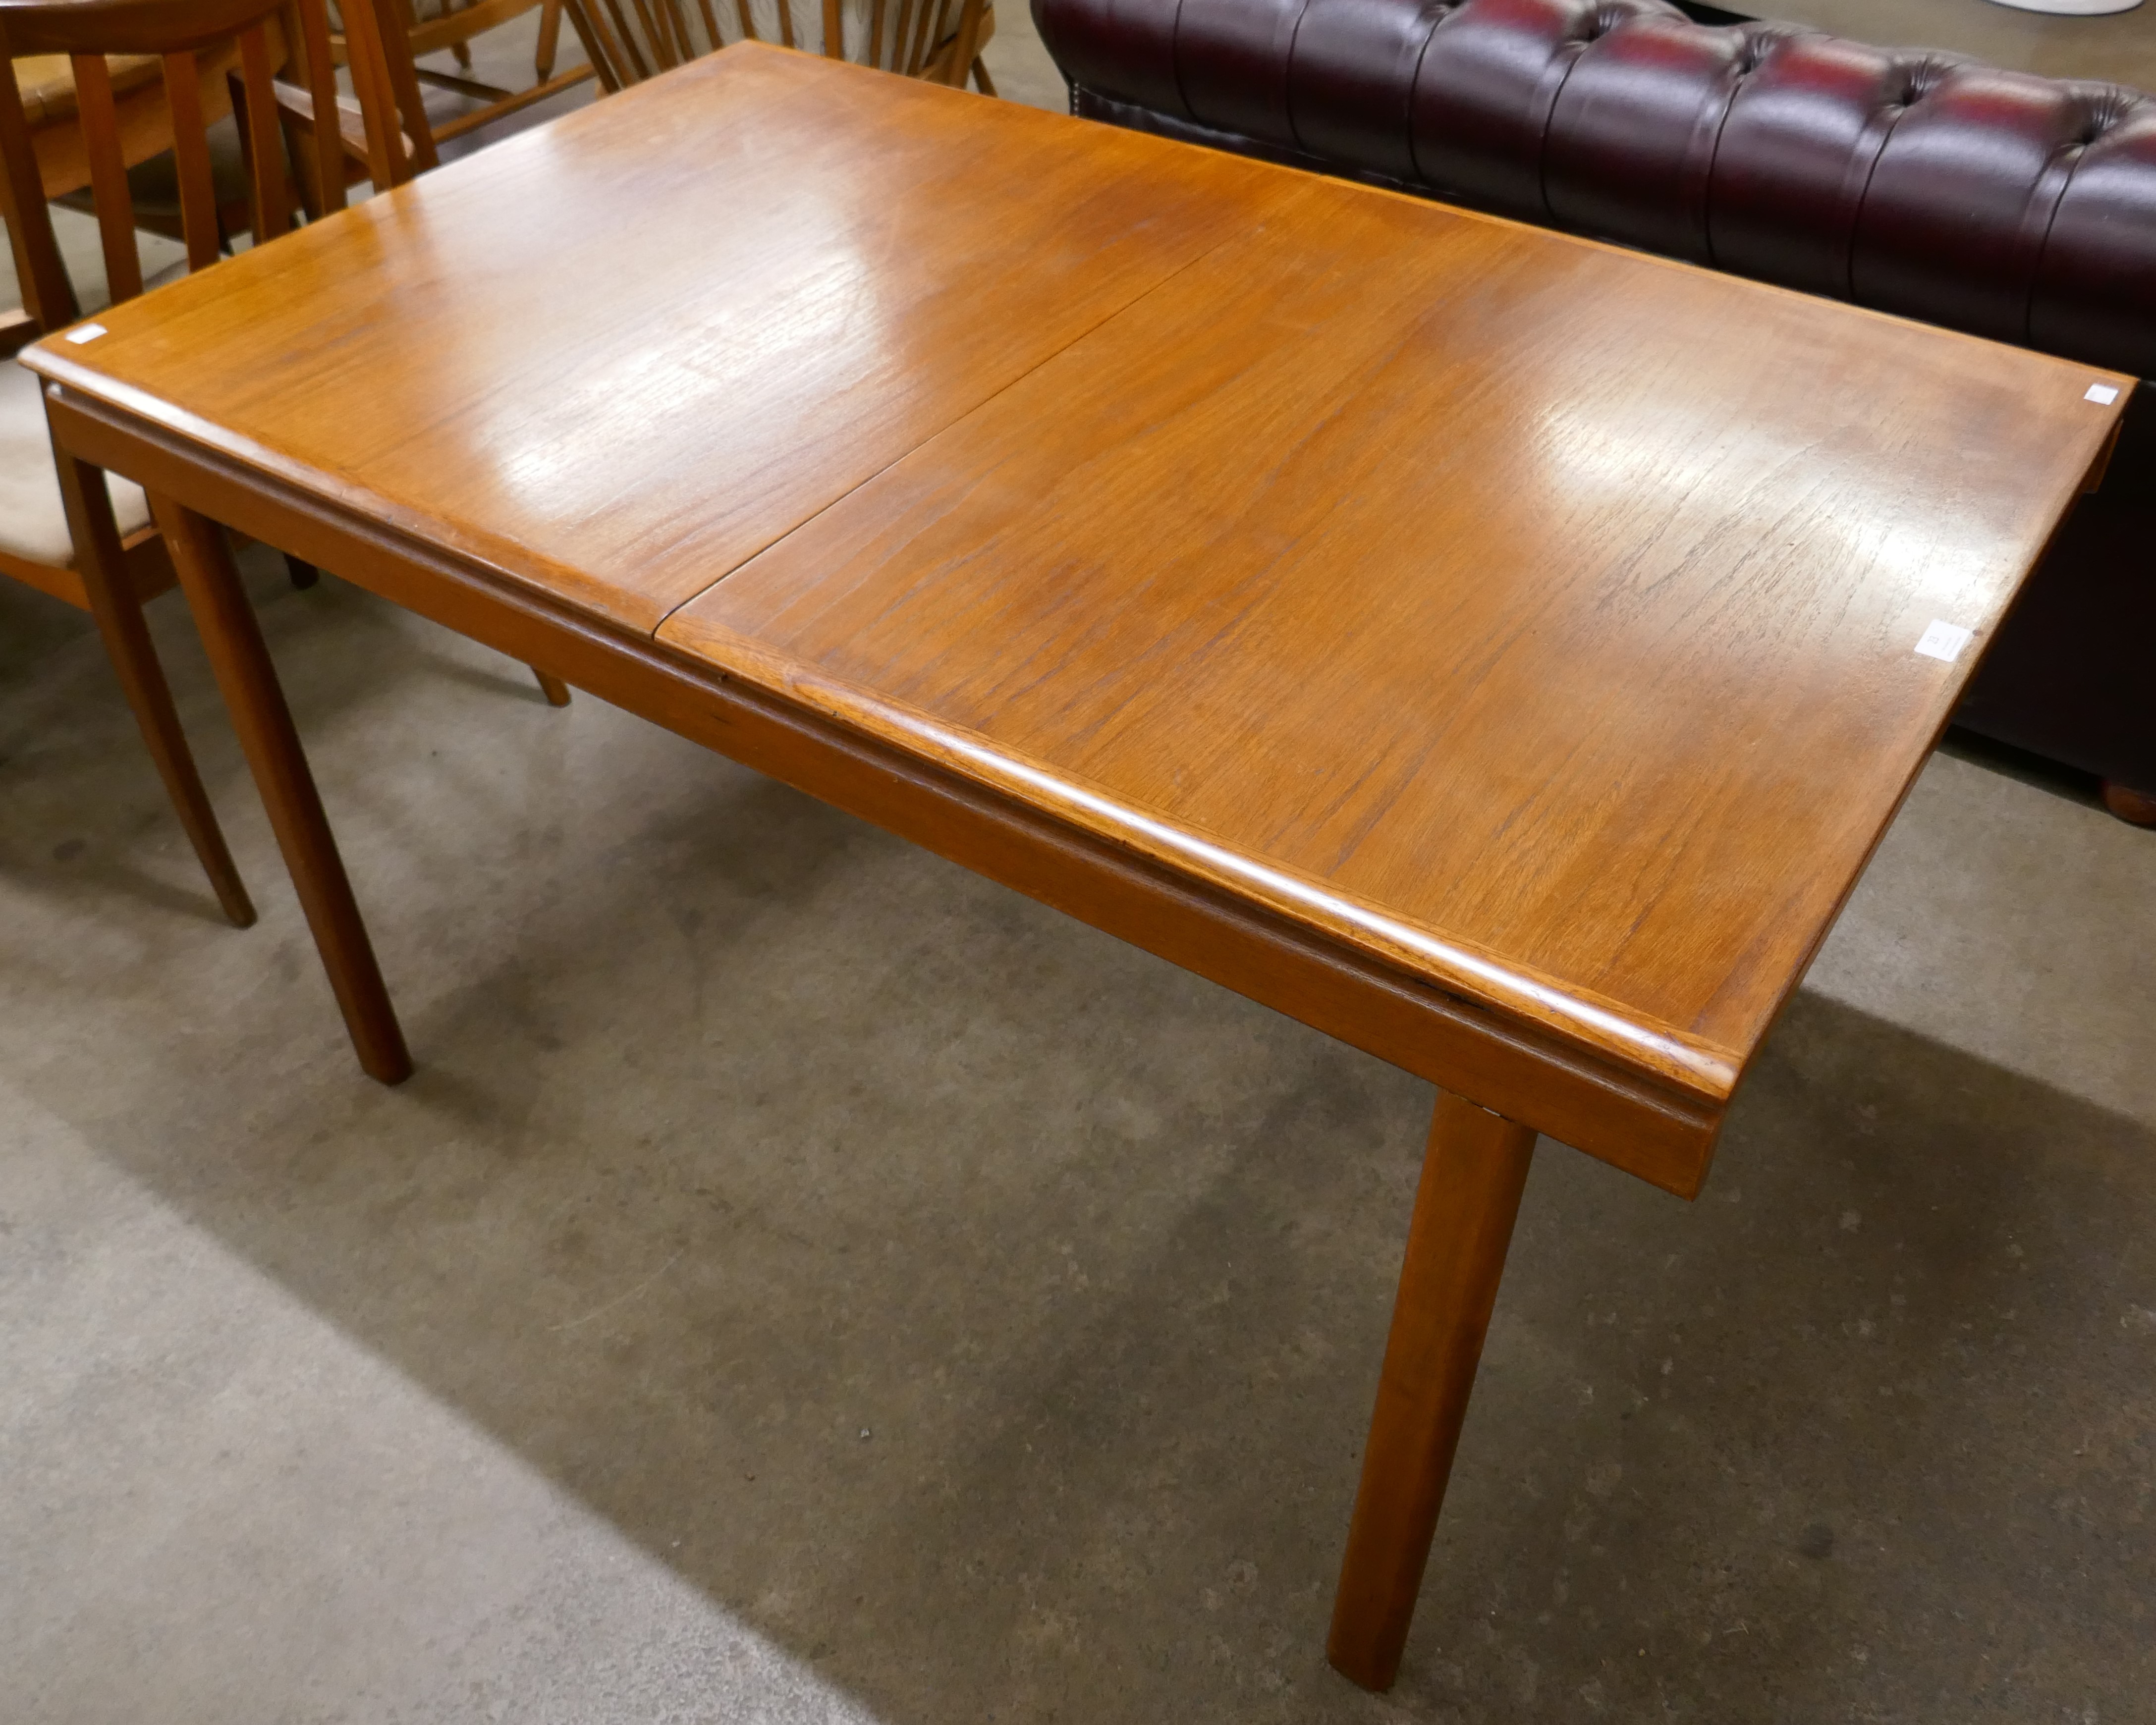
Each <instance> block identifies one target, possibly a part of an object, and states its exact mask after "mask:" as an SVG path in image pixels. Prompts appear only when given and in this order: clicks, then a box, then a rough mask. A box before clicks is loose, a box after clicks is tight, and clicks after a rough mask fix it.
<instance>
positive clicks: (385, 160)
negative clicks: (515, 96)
mask: <svg viewBox="0 0 2156 1725" xmlns="http://www.w3.org/2000/svg"><path fill="white" fill-rule="evenodd" d="M351 10H352V13H354V15H355V16H356V17H357V15H359V14H362V13H364V14H365V15H366V18H367V20H368V23H367V25H366V26H365V28H366V33H367V36H368V38H369V39H370V40H371V42H372V48H373V51H374V55H375V56H376V57H377V58H378V57H379V56H380V55H381V54H382V41H381V37H380V32H379V28H378V20H377V18H376V15H375V13H374V9H373V8H372V7H368V6H362V5H355V6H353V7H352V8H351ZM294 36H296V37H297V38H299V39H298V40H297V41H296V42H293V41H290V39H289V38H291V37H294ZM29 54H65V55H67V56H68V57H69V64H70V67H71V69H72V70H73V72H74V90H75V106H76V124H78V125H80V129H81V141H82V146H83V150H84V152H85V156H86V158H87V161H88V165H89V170H90V194H91V199H92V202H93V204H94V206H95V210H96V212H97V224H98V235H99V239H100V243H101V245H102V248H103V251H104V255H105V277H106V281H107V284H108V285H109V287H110V291H111V295H112V298H113V299H114V300H115V301H118V300H121V299H129V298H131V297H132V296H133V295H135V294H139V293H141V291H142V267H141V258H140V255H139V254H138V253H137V252H136V241H135V230H136V219H135V208H134V201H133V198H132V196H131V193H130V191H129V188H128V184H127V167H128V161H127V155H126V148H125V147H124V146H123V141H122V136H121V122H120V119H119V117H118V112H117V110H116V108H115V101H114V94H113V83H112V75H111V72H110V69H109V68H108V66H107V64H106V57H107V56H108V55H110V56H114V57H121V56H154V57H155V58H156V59H157V60H159V61H160V62H161V63H162V83H163V90H162V94H163V98H164V107H165V110H166V111H167V114H168V115H169V118H170V125H171V146H172V156H173V161H174V164H175V166H176V167H177V178H178V182H179V193H180V230H181V235H182V238H184V239H185V241H186V243H187V267H188V269H202V268H203V267H204V266H206V265H208V264H213V263H214V262H216V260H217V258H218V252H219V249H220V248H221V245H222V243H223V238H224V236H223V233H222V232H221V229H220V225H219V221H218V200H217V193H216V191H215V187H214V185H213V180H212V177H211V171H210V149H209V140H208V124H209V121H210V120H212V119H213V118H215V117H217V116H218V115H222V114H223V111H224V109H225V106H226V103H225V101H224V100H222V99H221V91H220V90H219V80H220V79H223V80H225V82H226V83H227V84H228V88H229V92H230V106H231V110H232V113H233V116H234V120H236V121H237V122H238V124H239V135H240V146H241V154H242V156H243V158H244V163H245V166H246V170H247V177H248V205H249V227H250V228H251V229H252V231H253V233H254V237H255V238H256V240H257V241H258V242H259V241H262V240H265V239H274V238H276V237H277V236H278V235H279V234H280V233H285V231H286V230H287V229H288V228H290V226H291V222H292V212H293V207H294V203H295V191H298V192H300V193H301V195H300V197H299V198H298V200H297V201H298V202H300V203H302V204H304V205H305V206H306V207H309V208H311V209H315V210H318V211H329V210H336V209H341V208H343V207H344V203H345V181H346V175H345V161H346V153H347V151H350V152H351V153H353V154H363V156H364V157H365V158H366V159H367V161H369V162H370V163H371V164H372V171H373V173H374V176H375V177H376V180H377V183H378V184H397V183H400V182H401V181H402V180H403V179H408V178H409V177H411V167H410V162H409V157H408V154H407V153H406V151H405V148H404V146H403V137H402V134H401V132H400V131H399V128H398V120H397V117H396V109H395V102H394V98H393V96H392V95H388V77H387V74H386V72H377V71H376V69H375V67H374V66H373V65H372V64H369V65H367V66H362V67H356V68H355V76H354V79H353V83H354V85H355V87H356V88H357V90H359V93H360V99H361V100H360V102H359V104H358V106H359V108H360V110H361V112H360V116H359V126H358V127H357V128H355V127H354V126H352V125H350V124H349V123H348V120H347V109H348V107H349V105H346V104H341V103H340V102H339V101H338V100H337V95H336V91H337V84H336V67H335V65H334V64H333V63H332V61H331V57H330V38H329V21H328V15H327V13H326V10H325V9H324V5H323V0H0V57H4V58H5V59H8V60H9V61H10V62H12V61H13V59H15V58H16V57H18V56H20V55H29ZM288 64H289V65H290V68H291V69H293V70H294V71H295V72H297V73H298V74H299V75H300V79H301V80H302V82H303V84H304V88H297V87H295V86H294V85H293V84H280V83H279V81H278V79H277V75H276V74H277V73H278V71H279V69H280V67H284V66H286V65H288ZM370 74H372V75H370ZM280 122H282V123H280ZM288 130H296V131H301V132H303V133H304V135H305V138H306V139H307V141H308V142H307V145H306V146H305V149H304V150H303V151H295V154H298V155H300V156H301V157H302V160H303V162H304V166H305V167H306V169H307V170H308V175H307V177H308V180H309V182H310V183H309V184H308V185H307V186H306V187H304V188H301V187H295V183H294V177H293V175H292V173H291V172H290V170H289V169H288V164H287V159H286V154H285V142H286V134H287V131H288ZM356 130H363V131H364V134H365V136H364V140H363V141H362V140H361V139H359V138H357V137H354V136H351V134H352V133H353V132H354V131H356ZM131 141H135V140H131ZM0 195H4V197H5V207H4V208H5V214H6V217H7V222H8V243H9V244H10V245H11V246H12V247H13V251H14V256H15V272H16V278H17V279H18V282H19V284H20V285H21V288H22V291H23V307H24V309H25V310H27V311H28V314H29V315H30V317H31V318H32V319H33V320H34V321H35V322H36V324H37V325H38V327H39V328H40V329H41V330H54V329H58V328H59V327H60V326H62V325H66V324H69V323H72V322H74V320H76V319H77V318H78V317H79V316H80V315H81V308H80V304H79V302H78V301H77V299H76V298H75V293H74V284H72V283H71V282H70V281H69V279H68V274H67V269H66V267H65V265H64V264H63V263H62V261H61V258H60V251H59V243H58V241H57V240H56V238H54V233H53V224H52V215H51V212H50V211H49V209H48V208H47V207H46V203H45V197H46V192H45V188H44V180H43V178H42V177H41V176H40V173H39V170H38V158H37V151H36V149H35V146H34V145H33V141H32V138H31V126H30V122H29V120H28V116H27V115H25V113H24V110H23V100H22V95H21V93H20V91H19V90H18V88H17V84H16V81H15V79H13V77H12V76H8V75H0Z"/></svg>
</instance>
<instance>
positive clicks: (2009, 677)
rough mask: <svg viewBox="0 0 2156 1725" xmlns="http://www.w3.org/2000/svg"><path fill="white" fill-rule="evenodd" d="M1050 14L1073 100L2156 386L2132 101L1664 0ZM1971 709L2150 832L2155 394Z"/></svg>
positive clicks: (2058, 544)
mask: <svg viewBox="0 0 2156 1725" xmlns="http://www.w3.org/2000/svg"><path fill="white" fill-rule="evenodd" d="M1033 3H1034V19H1035V22H1036V23H1037V24H1038V25H1039V30H1040V34H1041V38H1042V40H1043V41H1044V42H1045V44H1047V47H1048V50H1049V52H1050V54H1052V55H1053V56H1054V57H1055V62H1056V64H1057V65H1058V66H1059V67H1060V68H1061V69H1062V71H1063V74H1064V76H1065V78H1066V79H1068V80H1069V82H1070V99H1071V111H1072V112H1074V113H1075V114H1079V115H1085V116H1087V117H1090V118H1092V119H1096V120H1106V121H1109V122H1111V124H1114V125H1125V126H1132V127H1136V128H1137V129H1140V130H1142V131H1150V132H1157V133H1159V134H1162V135H1163V136H1168V137H1172V138H1182V139H1186V140H1189V141H1194V142H1197V143H1200V144H1207V145H1211V146H1214V147H1216V148H1219V149H1224V150H1232V151H1239V152H1240V153H1242V154H1245V155H1251V156H1264V157H1266V158H1268V159H1270V160H1272V161H1282V162H1286V163H1289V164H1291V165H1293V166H1297V167H1303V168H1309V169H1313V170H1316V171H1321V172H1325V173H1331V174H1337V175H1342V176H1345V177H1351V178H1354V179H1358V180H1363V181H1367V182H1371V183H1373V184H1377V185H1380V186H1385V187H1392V188H1394V189H1395V190H1398V191H1403V192H1413V193H1416V194H1419V195H1421V196H1424V197H1435V198H1441V199H1444V200H1445V201H1446V202H1451V203H1457V204H1462V205H1466V206H1468V207H1473V208H1477V209H1482V210H1486V211H1490V212H1494V213H1496V214H1499V215H1504V216H1510V217H1514V218H1519V219H1522V220H1525V221H1529V222H1535V223H1542V224H1543V225H1545V226H1548V227H1552V228H1563V229H1564V230H1566V231H1568V232H1570V233H1581V234H1587V235H1590V236H1592V237H1594V238H1598V239H1604V240H1611V241H1614V242H1616V243H1619V244H1621V245H1627V246H1632V247H1636V248H1640V249H1642V250H1646V251H1652V252H1658V253H1664V254H1666V255H1667V256H1670V257H1673V258H1685V259H1687V260H1689V261H1690V262H1692V263H1695V264H1705V265H1707V266H1708V267H1710V268H1712V269H1724V270H1728V271H1731V272H1732V273H1734V274H1739V275H1747V276H1752V277H1755V278H1757V279H1759V280H1762V281H1768V282H1774V283H1777V284H1780V285H1782V286H1784V287H1788V288H1795V289H1802V290H1804V291H1805V292H1807V293H1814V294H1828V295H1831V296H1833V297H1835V298H1837V299H1850V300H1853V301H1855V302H1856V304H1858V305H1866V306H1871V307H1874V308H1876V309H1877V310H1882V311H1890V312H1897V313H1900V314H1902V315H1906V316H1909V317H1914V318H1922V319H1925V320H1928V321H1930V322H1933V323H1937V324H1943V325H1948V327H1950V328H1953V329H1957V330H1967V331H1969V332H1971V333H1973V334H1975V335H1987V336H1991V337H1993V338H1994V339H1997V340H2004V341H2013V342H2020V343H2023V344H2025V345H2026V346H2030V347H2035V348H2040V349H2042V350H2043V351H2046V352H2048V353H2053V354H2057V355H2059V356H2062V357H2065V358H2068V359H2077V360H2085V361H2089V362H2091V363H2092V364H2095V365H2100V366H2108V367H2111V368H2113V369H2115V370H2118V371H2127V372H2129V373H2132V374H2133V375H2135V376H2140V377H2143V378H2150V377H2156V100H2152V99H2151V98H2150V97H2148V96H2146V95H2142V94H2141V93H2139V92H2138V91H2136V90H2127V89H2123V88H2121V87H2119V86H2117V85H2115V84H2098V83H2070V82H2062V81H2060V80H2056V79H2046V78H2040V77H2036V76H2035V75H2033V74H2027V73H2021V72H2009V71H2001V70H1999V69H1995V68H1992V67H1988V66H1984V65H1981V64H1976V63H1975V62H1974V61H1971V60H1969V59H1963V58H1962V57H1961V56H1958V55H1955V54H1940V53H1928V52H1923V51H1918V50H1899V49H1881V48H1873V47H1869V46H1866V44H1862V43H1858V42H1851V41H1845V40H1842V39H1840V38H1835V37H1831V36H1827V35H1823V34H1821V33H1819V32H1817V31H1814V30H1809V29H1805V28H1801V27H1799V26H1796V25H1793V24H1778V23H1758V22H1753V21H1748V20H1739V21H1737V22H1734V23H1720V24H1709V23H1698V22H1695V20H1694V18H1692V17H1691V16H1688V15H1687V14H1686V13H1685V12H1683V11H1681V10H1679V9H1678V8H1676V7H1675V6H1672V5H1669V4H1666V3H1664V0H1033ZM1700 10H1702V11H1707V8H1700ZM1712 15H1714V16H1720V17H1727V16H1728V14H1712ZM1956 719H1957V722H1958V723H1959V724H1961V725H1963V727H1965V728H1967V729H1969V730H1973V731H1974V732H1976V733H1978V734H1979V735H1982V736H1986V737H1989V738H1991V739H1993V740H1995V741H1998V742H2001V743H2005V744H2007V745H2010V746H2011V747H2014V748H2016V749H2020V750H2028V751H2030V752H2032V753H2034V754H2036V755H2043V756H2046V757H2048V758H2050V759H2051V760H2056V761H2059V762H2062V763H2064V764H2065V765H2068V766H2070V767H2072V768H2075V769H2078V770H2081V771H2083V772H2086V773H2089V774H2093V775H2096V776H2097V778H2098V779H2099V780H2101V781H2104V795H2105V800H2106V801H2107V804H2108V805H2109V806H2111V807H2112V811H2114V812H2115V813H2117V814H2120V815H2122V816H2125V817H2127V818H2128V819H2138V820H2141V821H2144V822H2156V389H2152V388H2151V387H2150V386H2148V384H2146V383H2144V384H2143V386H2141V388H2140V389H2139V390H2138V391H2137V392H2136V393H2135V397H2134V401H2133V406H2132V409H2131V411H2130V412H2129V413H2128V416H2127V418H2126V421H2125V424H2124V427H2123V431H2122V433H2121V435H2120V438H2119V443H2118V446H2117V448H2116V449H2115V451H2114V452H2113V453H2112V459H2111V462H2110V464H2109V466H2108V468H2107V470H2106V472H2105V474H2104V477H2103V480H2102V484H2101V486H2100V487H2099V488H2098V489H2097V490H2096V491H2095V492H2093V493H2092V494H2090V495H2088V496H2086V497H2084V498H2083V499H2082V501H2081V504H2079V506H2078V507H2077V509H2076V512H2075V513H2074V514H2073V515H2072V517H2071V519H2070V520H2068V521H2067V523H2066V525H2065V526H2064V527H2063V528H2062V529H2061V531H2060V533H2059V535H2058V537H2057V539H2056V540H2055V541H2054V542H2053V544H2052V545H2051V549H2050V550H2049V552H2048V553H2047V554H2046V557H2045V560H2044V561H2043V563H2042V564H2041V565H2040V566H2039V567H2038V569H2037V571H2036V572H2035V575H2034V576H2031V578H2030V582H2029V584H2028V586H2027V587H2026V588H2025V591H2024V593H2023V596H2022V597H2021V599H2020V602H2019V603H2018V604H2017V605H2016V607H2015V609H2014V611H2013V612H2012V613H2011V614H2010V617H2008V619H2007V621H2006V622H2005V625H2004V626H2003V627H2001V628H2000V630H1999V633H1998V636H1997V637H1996V638H1995V640H1994V642H1993V644H1992V647H1991V649H1990V651H1989V653H1987V655H1986V657H1985V659H1984V664H1983V666H1982V668H1981V669H1980V670H1979V673H1978V676H1977V678H1976V680H1975V682H1974V684H1973V685H1972V687H1971V690H1970V693H1969V698H1968V700H1967V701H1966V703H1965V704H1963V708H1962V709H1961V710H1960V712H1959V713H1958V714H1957V715H1956Z"/></svg>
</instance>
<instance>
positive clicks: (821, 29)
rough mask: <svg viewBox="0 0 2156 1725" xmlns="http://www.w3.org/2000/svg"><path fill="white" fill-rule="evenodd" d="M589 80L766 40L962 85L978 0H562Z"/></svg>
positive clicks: (615, 83)
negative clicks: (590, 69) (586, 57)
mask: <svg viewBox="0 0 2156 1725" xmlns="http://www.w3.org/2000/svg"><path fill="white" fill-rule="evenodd" d="M567 3H568V5H569V6H570V7H571V8H572V18H573V19H574V21H575V22H576V23H577V26H578V28H579V32H580V33H581V34H583V37H584V38H585V49H586V52H587V53H588V54H590V55H591V56H592V59H593V64H595V65H596V66H597V67H598V74H599V81H600V82H601V83H602V84H604V85H605V86H606V87H607V88H608V90H619V89H621V88H622V87H623V86H624V85H625V84H634V83H636V82H637V81H638V80H639V79H644V78H649V77H651V76H653V75H654V74H657V73H660V72H665V71H668V70H670V69H672V68H673V67H675V66H678V65H680V64H681V63H682V62H683V61H685V60H690V59H696V57H697V56H698V55H699V54H710V53H711V52H712V50H714V49H719V48H723V47H725V46H726V44H729V43H732V42H742V41H748V42H773V43H777V44H779V45H780V46H782V47H784V48H798V49H806V50H807V51H808V52H809V53H811V54H824V55H826V56H828V57H829V58H830V59H834V60H839V59H844V60H852V61H854V62H855V64H859V65H865V66H876V67H880V68H881V69H883V70H885V71H889V72H897V73H900V74H903V75H905V76H906V77H908V78H926V79H930V80H931V81H932V82H934V83H937V84H952V85H954V86H957V85H962V84H964V83H965V81H966V74H967V73H968V70H969V69H971V68H972V66H973V57H974V55H975V54H976V53H977V52H978V49H979V44H980V42H981V39H982V18H983V14H984V13H986V12H987V11H988V0H567Z"/></svg>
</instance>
